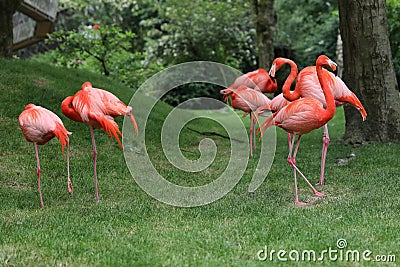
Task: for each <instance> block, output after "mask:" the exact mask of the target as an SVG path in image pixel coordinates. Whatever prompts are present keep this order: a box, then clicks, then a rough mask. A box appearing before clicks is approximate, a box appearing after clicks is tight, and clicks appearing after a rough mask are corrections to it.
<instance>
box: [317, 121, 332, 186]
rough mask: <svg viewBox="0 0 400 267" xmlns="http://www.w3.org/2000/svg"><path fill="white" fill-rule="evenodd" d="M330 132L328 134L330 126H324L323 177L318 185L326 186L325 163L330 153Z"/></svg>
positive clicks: (321, 176)
mask: <svg viewBox="0 0 400 267" xmlns="http://www.w3.org/2000/svg"><path fill="white" fill-rule="evenodd" d="M330 140H331V139H330V138H329V132H328V125H327V124H325V125H324V135H323V137H322V157H321V175H320V177H319V182H318V183H317V185H323V184H324V175H325V161H326V153H327V151H328V146H329V142H330Z"/></svg>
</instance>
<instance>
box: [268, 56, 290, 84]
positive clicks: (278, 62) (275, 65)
mask: <svg viewBox="0 0 400 267" xmlns="http://www.w3.org/2000/svg"><path fill="white" fill-rule="evenodd" d="M285 64H292V65H296V64H295V63H294V62H293V60H291V59H288V58H284V57H277V58H275V59H274V61H273V62H272V65H271V68H270V70H269V77H270V78H271V79H273V80H275V77H276V75H275V73H276V72H277V71H278V70H279V69H280V68H282V66H283V65H285Z"/></svg>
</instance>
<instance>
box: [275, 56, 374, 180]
mask: <svg viewBox="0 0 400 267" xmlns="http://www.w3.org/2000/svg"><path fill="white" fill-rule="evenodd" d="M285 64H289V65H290V67H291V72H290V74H289V76H288V78H287V79H286V81H285V83H284V85H283V87H282V93H283V97H285V98H286V99H287V100H289V101H294V100H296V99H299V98H300V97H311V98H315V99H317V100H319V101H320V102H321V103H323V105H324V106H326V101H325V98H324V94H323V92H322V88H321V85H320V83H319V81H318V76H317V70H316V66H309V67H306V68H304V69H303V70H301V71H300V73H298V75H297V72H298V71H297V66H296V64H295V63H294V62H293V61H292V60H290V59H287V58H276V59H275V60H274V61H273V62H272V66H271V70H270V75H271V76H272V77H275V72H276V71H278V70H279V69H280V68H281V67H282V66H283V65H285ZM322 71H323V72H325V73H326V75H329V76H331V81H332V82H331V83H329V84H328V86H329V88H330V90H331V91H332V94H333V97H334V99H335V104H336V106H341V105H344V104H347V103H348V104H350V105H352V106H354V107H356V108H357V109H358V110H359V112H360V113H361V116H362V118H363V121H364V120H365V119H366V117H367V112H366V111H365V109H364V107H363V105H362V104H361V102H360V100H359V99H358V98H357V96H356V95H355V94H354V93H353V92H352V91H351V90H350V89H349V88H348V87H347V86H346V84H345V83H344V82H343V81H342V79H340V78H339V77H337V76H335V75H334V74H332V73H331V72H329V71H327V70H325V69H322ZM296 77H297V79H296ZM294 79H296V87H295V90H294V91H290V86H291V84H292V83H293V81H294ZM281 97H282V96H281V95H278V96H277V97H276V98H281ZM272 101H273V103H272V104H274V105H275V102H274V100H272ZM272 104H271V105H272ZM282 104H284V103H283V102H282V103H281V106H279V107H280V108H281V107H282ZM329 142H330V138H329V132H328V125H324V133H323V138H322V153H321V154H322V157H321V173H320V180H319V182H318V183H317V184H319V185H323V184H324V173H325V161H326V154H327V150H328V146H329Z"/></svg>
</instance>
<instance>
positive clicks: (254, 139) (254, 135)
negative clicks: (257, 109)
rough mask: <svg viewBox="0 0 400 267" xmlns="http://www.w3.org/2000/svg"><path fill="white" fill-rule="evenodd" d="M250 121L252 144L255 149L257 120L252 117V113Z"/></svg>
mask: <svg viewBox="0 0 400 267" xmlns="http://www.w3.org/2000/svg"><path fill="white" fill-rule="evenodd" d="M251 115H252V116H250V120H253V144H254V149H257V142H256V141H257V139H256V126H257V118H256V117H255V116H254V113H252V114H251Z"/></svg>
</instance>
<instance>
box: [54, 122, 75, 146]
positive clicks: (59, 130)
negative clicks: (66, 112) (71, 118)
mask: <svg viewBox="0 0 400 267" xmlns="http://www.w3.org/2000/svg"><path fill="white" fill-rule="evenodd" d="M56 124H57V125H56V128H55V129H54V135H55V136H56V137H57V138H58V140H60V144H61V150H62V153H64V147H65V146H68V142H69V137H68V135H69V134H72V133H71V132H68V131H67V129H65V127H64V125H62V124H61V123H58V122H57V123H56Z"/></svg>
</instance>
